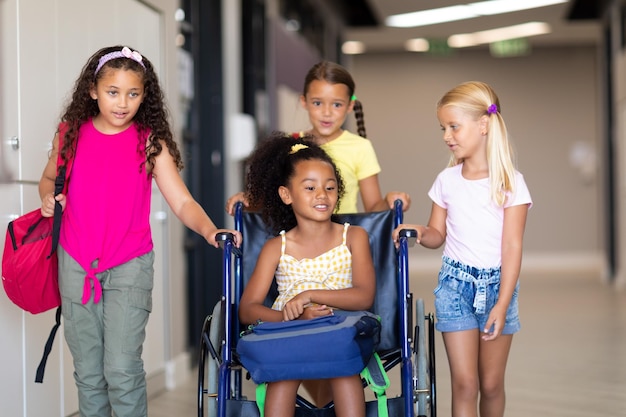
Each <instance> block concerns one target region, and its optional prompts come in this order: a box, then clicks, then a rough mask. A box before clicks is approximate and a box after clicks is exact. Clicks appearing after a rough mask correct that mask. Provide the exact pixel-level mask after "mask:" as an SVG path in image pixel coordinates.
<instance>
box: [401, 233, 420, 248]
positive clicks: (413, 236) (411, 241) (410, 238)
mask: <svg viewBox="0 0 626 417" xmlns="http://www.w3.org/2000/svg"><path fill="white" fill-rule="evenodd" d="M398 237H399V238H403V237H404V238H406V242H407V244H408V245H409V247H413V246H415V242H416V241H417V230H415V229H400V232H399V233H398Z"/></svg>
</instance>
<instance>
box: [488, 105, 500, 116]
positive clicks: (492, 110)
mask: <svg viewBox="0 0 626 417" xmlns="http://www.w3.org/2000/svg"><path fill="white" fill-rule="evenodd" d="M497 112H498V106H496V105H495V104H492V105H491V106H489V108H487V113H489V114H494V113H497Z"/></svg>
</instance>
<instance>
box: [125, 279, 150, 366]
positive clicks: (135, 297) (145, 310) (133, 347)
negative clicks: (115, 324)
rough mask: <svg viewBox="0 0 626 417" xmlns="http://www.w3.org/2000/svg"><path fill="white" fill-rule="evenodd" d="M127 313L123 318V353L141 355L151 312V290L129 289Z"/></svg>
mask: <svg viewBox="0 0 626 417" xmlns="http://www.w3.org/2000/svg"><path fill="white" fill-rule="evenodd" d="M128 291H129V294H128V314H127V315H126V317H125V318H124V342H123V345H122V346H123V347H122V350H123V352H124V353H127V354H130V355H133V356H135V357H141V353H142V350H143V342H144V341H145V339H146V325H147V324H148V318H149V316H150V313H151V312H152V292H151V291H148V290H144V289H140V288H132V289H129V290H128Z"/></svg>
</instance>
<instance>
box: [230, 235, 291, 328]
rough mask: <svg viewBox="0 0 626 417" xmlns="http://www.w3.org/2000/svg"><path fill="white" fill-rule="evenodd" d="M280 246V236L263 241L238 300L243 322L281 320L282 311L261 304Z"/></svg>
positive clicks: (272, 275)
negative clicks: (263, 243) (254, 264)
mask: <svg viewBox="0 0 626 417" xmlns="http://www.w3.org/2000/svg"><path fill="white" fill-rule="evenodd" d="M280 246H281V240H280V237H275V238H273V239H271V240H269V241H268V242H267V243H265V245H264V246H263V248H262V249H261V253H260V254H259V257H258V258H257V263H256V266H255V267H254V271H253V272H252V275H251V276H250V281H249V282H248V284H247V285H246V287H245V288H244V290H243V294H242V295H241V299H240V300H239V320H241V322H242V323H244V324H252V323H255V322H256V321H257V320H262V321H282V320H283V313H282V311H277V310H272V309H271V308H268V307H266V306H265V305H264V304H263V302H264V301H265V298H266V297H267V294H268V292H269V290H270V286H271V285H272V281H273V280H274V274H275V272H276V268H277V267H278V261H279V259H280Z"/></svg>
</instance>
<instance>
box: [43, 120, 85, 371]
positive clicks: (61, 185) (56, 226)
mask: <svg viewBox="0 0 626 417" xmlns="http://www.w3.org/2000/svg"><path fill="white" fill-rule="evenodd" d="M66 132H67V124H66V123H61V124H60V125H59V148H58V149H59V150H58V154H57V177H56V179H55V180H54V195H55V196H57V195H59V194H61V193H66V192H67V183H68V178H69V176H70V171H71V170H72V165H73V162H74V156H75V155H76V153H75V152H74V155H72V158H70V159H69V160H68V161H67V163H66V164H65V166H62V165H61V163H62V161H63V159H62V158H61V147H62V146H63V139H64V138H65V133H66ZM62 215H63V208H62V207H61V203H59V202H58V201H57V202H56V203H55V205H54V220H53V221H52V249H51V251H50V255H48V258H50V257H51V256H52V255H53V254H54V252H55V251H56V249H57V246H58V244H59V236H60V234H61V217H62ZM55 321H56V323H55V324H54V326H52V330H50V335H49V336H48V340H47V341H46V346H45V347H44V350H43V356H42V358H41V361H40V362H39V366H37V373H36V374H35V382H36V383H42V382H43V374H44V372H45V370H46V363H47V362H48V356H50V352H51V350H52V344H53V343H54V338H55V337H56V334H57V330H59V327H60V326H61V306H59V307H57V311H56V315H55Z"/></svg>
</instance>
